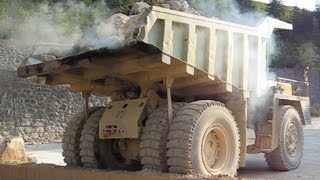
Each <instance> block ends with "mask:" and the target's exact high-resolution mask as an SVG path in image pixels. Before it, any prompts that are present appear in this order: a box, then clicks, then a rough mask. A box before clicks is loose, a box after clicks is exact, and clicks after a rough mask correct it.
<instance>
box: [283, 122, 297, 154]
mask: <svg viewBox="0 0 320 180" xmlns="http://www.w3.org/2000/svg"><path fill="white" fill-rule="evenodd" d="M285 137H286V138H285V139H286V149H287V153H288V154H289V156H291V157H294V156H295V155H296V152H297V146H298V129H297V127H296V126H295V124H294V123H292V122H291V123H290V124H288V126H287V130H286V136H285Z"/></svg>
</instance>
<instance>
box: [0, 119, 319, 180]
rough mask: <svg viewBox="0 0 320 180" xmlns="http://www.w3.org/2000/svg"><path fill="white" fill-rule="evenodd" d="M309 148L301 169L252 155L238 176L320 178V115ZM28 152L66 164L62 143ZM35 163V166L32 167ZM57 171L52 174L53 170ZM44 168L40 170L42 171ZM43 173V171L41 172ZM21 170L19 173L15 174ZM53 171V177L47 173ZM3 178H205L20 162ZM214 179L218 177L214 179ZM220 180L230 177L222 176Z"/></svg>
mask: <svg viewBox="0 0 320 180" xmlns="http://www.w3.org/2000/svg"><path fill="white" fill-rule="evenodd" d="M304 133H305V148H304V157H303V160H302V163H301V166H300V168H298V169H296V170H294V171H290V172H275V171H272V170H270V169H269V168H268V166H267V164H266V162H265V160H264V157H263V155H248V160H247V166H246V167H245V168H240V169H239V172H238V178H240V179H242V178H245V179H279V180H280V179H281V180H287V179H288V180H298V179H311V180H312V179H314V180H316V179H319V177H320V154H319V152H318V151H319V148H320V140H319V138H320V118H317V119H313V124H312V125H311V126H306V127H305V131H304ZM26 151H27V154H29V155H32V156H37V157H38V163H46V164H55V165H58V166H64V165H65V163H64V162H63V157H62V155H61V152H62V148H61V144H59V143H55V144H44V145H31V146H27V147H26ZM30 166H31V168H30ZM53 169H54V171H55V173H54V174H53V173H51V172H52V171H53ZM39 170H40V171H39ZM39 172H41V173H39ZM17 173H19V176H18V177H17V176H13V175H14V174H17ZM48 173H49V174H51V175H50V176H47V175H48ZM0 175H1V176H0V180H7V179H17V180H18V179H23V180H24V179H32V180H37V179H42V178H41V177H46V178H45V179H48V180H50V179H68V180H69V179H70V180H72V179H77V180H78V179H79V178H80V177H81V178H80V179H97V180H99V179H100V178H101V179H115V178H116V179H130V180H133V179H199V178H201V179H202V178H204V177H198V176H180V175H171V174H170V175H169V174H165V173H156V172H151V171H140V172H130V173H129V172H126V173H123V172H121V171H111V172H110V171H109V172H106V171H98V170H83V169H73V168H65V167H57V166H53V165H28V166H25V165H20V166H14V167H13V166H10V165H1V166H0ZM212 179H217V178H216V177H215V178H212ZM219 179H229V178H225V177H220V178H219Z"/></svg>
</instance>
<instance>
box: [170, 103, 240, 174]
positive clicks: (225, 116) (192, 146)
mask: <svg viewBox="0 0 320 180" xmlns="http://www.w3.org/2000/svg"><path fill="white" fill-rule="evenodd" d="M216 133H217V139H215V140H214V141H213V140H212V141H207V140H208V137H209V135H210V137H213V135H214V134H216ZM168 140H169V142H168V144H167V147H168V151H167V157H168V158H169V159H168V165H169V166H170V167H169V171H170V172H172V173H180V174H189V173H196V174H204V175H228V176H234V175H236V173H237V169H238V164H239V154H240V141H239V131H238V127H237V124H236V122H235V120H234V118H233V116H232V114H231V113H230V111H229V110H228V109H227V108H226V107H224V105H223V104H222V103H220V102H215V101H209V100H208V101H196V102H192V103H190V104H188V105H186V106H184V107H183V108H182V109H181V110H180V111H179V112H177V114H176V117H175V118H174V119H173V123H172V125H171V126H170V131H169V135H168ZM207 142H210V143H211V146H210V145H209V146H210V148H209V151H208V148H206V147H207V145H208V143H207ZM213 144H215V146H213ZM208 152H209V153H208ZM213 154H214V158H213V159H214V162H213V163H210V164H208V163H207V162H209V161H211V159H212V158H211V157H213V156H212V155H213ZM208 155H209V156H210V157H209V158H207V156H208ZM216 157H219V159H218V158H216ZM209 166H210V167H209Z"/></svg>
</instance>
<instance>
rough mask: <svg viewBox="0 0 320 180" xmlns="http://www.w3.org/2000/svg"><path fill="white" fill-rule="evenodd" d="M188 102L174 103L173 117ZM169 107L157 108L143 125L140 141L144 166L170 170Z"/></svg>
mask: <svg viewBox="0 0 320 180" xmlns="http://www.w3.org/2000/svg"><path fill="white" fill-rule="evenodd" d="M186 104H187V103H174V104H173V105H172V110H173V117H174V116H175V114H176V112H177V111H179V109H180V108H181V107H183V106H184V105H186ZM167 135H168V107H167V106H164V107H160V108H158V109H156V110H155V111H154V112H153V113H152V114H151V115H150V117H149V118H148V119H147V121H146V124H145V126H144V127H143V133H142V135H141V143H140V157H141V163H142V164H143V168H146V169H154V170H158V171H164V172H166V171H168V165H167V155H166V151H167V146H166V144H167Z"/></svg>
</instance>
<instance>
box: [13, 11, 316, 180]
mask: <svg viewBox="0 0 320 180" xmlns="http://www.w3.org/2000/svg"><path fill="white" fill-rule="evenodd" d="M133 22H134V23H132V22H128V23H131V25H132V24H134V26H132V27H131V30H132V33H129V34H130V35H131V37H132V41H131V42H130V43H128V44H127V45H126V46H124V47H121V48H118V49H108V48H100V49H94V50H90V51H87V52H83V53H74V54H72V55H68V56H61V57H59V56H58V57H57V59H54V60H51V61H43V62H41V63H38V64H33V65H27V66H23V67H20V68H19V70H18V73H19V76H20V77H30V76H35V75H36V76H41V77H45V78H46V83H47V84H49V85H60V84H69V85H70V91H72V92H81V93H82V95H83V97H85V98H86V100H88V97H89V95H90V94H94V95H98V96H106V97H107V96H108V97H111V99H112V101H111V102H110V103H109V104H108V105H107V107H105V108H101V107H91V108H89V107H88V106H87V108H86V110H85V111H84V112H81V113H79V114H77V115H75V117H74V118H72V119H71V120H70V122H69V125H68V126H67V128H66V131H65V134H64V138H63V155H64V157H65V162H66V163H67V165H71V166H85V167H91V168H110V169H125V170H139V169H141V168H147V169H156V170H161V171H165V172H168V171H169V172H173V173H199V174H206V175H212V174H224V175H230V176H234V175H235V174H236V171H237V169H238V167H239V166H240V167H243V166H245V159H246V153H265V156H266V159H267V162H268V164H269V166H270V167H271V168H273V169H275V170H291V169H295V168H297V167H298V166H299V164H300V161H301V158H302V150H303V130H302V124H303V125H304V124H310V121H311V119H310V112H309V99H308V97H307V96H306V95H301V94H302V93H300V91H299V90H300V89H301V88H300V87H302V86H304V85H305V83H304V82H298V81H293V80H288V79H281V78H279V79H278V80H276V81H269V83H268V86H269V88H268V89H269V90H268V93H265V95H263V96H261V97H260V96H259V92H260V91H261V90H262V89H263V88H262V89H261V87H264V86H266V84H267V83H266V82H267V44H268V40H269V39H270V37H271V34H272V32H273V31H274V30H275V29H284V30H290V29H292V25H290V24H288V23H285V22H282V21H279V20H276V19H273V18H269V17H267V18H265V19H264V20H263V21H261V22H260V23H259V24H258V25H257V26H256V27H250V26H245V25H239V24H235V23H230V22H225V21H221V20H219V19H213V18H206V17H202V16H196V15H191V14H186V13H182V12H177V11H173V10H168V9H164V8H160V7H152V8H151V9H149V10H147V11H146V12H144V13H142V14H140V15H138V16H136V17H135V21H133ZM39 48H40V47H39ZM39 54H41V53H38V54H37V55H39ZM48 54H49V55H50V53H42V55H48ZM86 102H88V101H86ZM259 102H260V103H259ZM97 147H99V148H97Z"/></svg>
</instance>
